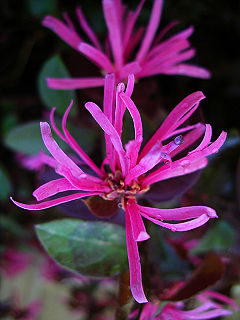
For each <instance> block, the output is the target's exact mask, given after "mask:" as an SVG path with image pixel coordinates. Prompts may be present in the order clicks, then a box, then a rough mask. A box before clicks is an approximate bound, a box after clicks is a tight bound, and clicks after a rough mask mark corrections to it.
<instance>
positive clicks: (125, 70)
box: [119, 61, 142, 79]
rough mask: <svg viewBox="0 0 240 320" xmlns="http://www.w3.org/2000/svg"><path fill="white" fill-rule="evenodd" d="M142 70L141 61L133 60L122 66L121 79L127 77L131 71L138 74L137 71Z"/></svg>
mask: <svg viewBox="0 0 240 320" xmlns="http://www.w3.org/2000/svg"><path fill="white" fill-rule="evenodd" d="M141 70H142V68H141V66H140V65H139V63H138V62H135V61H133V62H130V63H127V64H125V65H124V66H123V67H122V68H121V70H120V74H119V76H120V78H121V79H124V78H127V76H128V75H129V74H130V73H133V74H137V73H139V72H141Z"/></svg>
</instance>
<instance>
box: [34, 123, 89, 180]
mask: <svg viewBox="0 0 240 320" xmlns="http://www.w3.org/2000/svg"><path fill="white" fill-rule="evenodd" d="M40 127H41V133H42V138H43V142H44V144H45V146H46V148H47V149H48V151H49V152H50V153H51V155H52V156H53V157H54V158H55V159H56V160H57V162H59V163H60V164H63V165H65V166H67V167H68V168H69V169H70V170H71V171H72V173H73V174H74V175H75V176H76V177H78V176H81V175H82V174H84V172H83V171H82V170H81V169H80V168H79V167H78V166H77V165H76V164H75V163H74V162H73V161H72V160H71V159H70V158H69V157H68V156H67V155H66V154H65V153H64V152H63V151H62V150H61V148H60V147H59V146H58V144H57V143H56V141H55V140H54V139H53V137H52V134H51V129H50V126H49V124H48V123H47V122H40Z"/></svg>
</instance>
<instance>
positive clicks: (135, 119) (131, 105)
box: [120, 92, 143, 163]
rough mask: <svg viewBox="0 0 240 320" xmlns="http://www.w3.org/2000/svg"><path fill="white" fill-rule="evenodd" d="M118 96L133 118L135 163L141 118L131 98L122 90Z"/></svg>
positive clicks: (140, 139) (140, 130) (141, 134)
mask: <svg viewBox="0 0 240 320" xmlns="http://www.w3.org/2000/svg"><path fill="white" fill-rule="evenodd" d="M120 97H121V99H122V101H123V103H124V104H125V107H126V108H127V109H128V111H129V112H130V115H131V117H132V119H133V124H134V129H135V142H136V145H135V147H136V149H135V153H134V158H135V163H136V162H137V158H138V152H139V150H140V147H141V144H142V141H143V129H142V120H141V116H140V113H139V111H138V109H137V107H136V106H135V104H134V103H133V101H132V100H131V98H130V97H129V96H128V95H127V94H126V93H124V92H121V93H120Z"/></svg>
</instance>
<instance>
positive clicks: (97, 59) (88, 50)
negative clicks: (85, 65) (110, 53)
mask: <svg viewBox="0 0 240 320" xmlns="http://www.w3.org/2000/svg"><path fill="white" fill-rule="evenodd" d="M78 50H79V51H80V52H81V53H82V54H83V55H85V56H86V57H87V58H88V59H89V60H91V61H93V62H94V63H95V64H97V65H98V66H99V67H100V68H102V69H104V70H105V71H107V72H109V73H111V72H114V70H113V66H112V63H111V61H110V60H109V58H108V57H107V56H106V55H105V54H104V53H102V52H101V51H100V50H98V49H96V48H94V47H93V46H91V45H89V44H87V43H85V42H81V43H80V44H79V45H78Z"/></svg>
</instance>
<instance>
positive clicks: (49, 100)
mask: <svg viewBox="0 0 240 320" xmlns="http://www.w3.org/2000/svg"><path fill="white" fill-rule="evenodd" d="M46 78H70V75H69V73H68V71H67V68H66V67H65V65H64V63H63V61H62V60H61V58H60V57H59V56H57V55H56V56H53V57H52V58H50V59H49V60H48V61H47V62H45V64H44V65H43V67H42V70H41V71H40V74H39V78H38V88H39V93H40V96H41V99H42V101H43V103H44V104H45V105H46V106H47V107H48V108H50V109H52V108H53V107H56V109H57V111H58V112H59V113H61V114H63V113H64V112H65V110H66V109H67V107H68V105H69V103H70V101H71V100H73V101H74V104H73V107H72V110H71V114H74V112H76V103H77V96H76V93H75V91H73V90H54V89H50V88H48V87H47V83H46Z"/></svg>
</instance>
